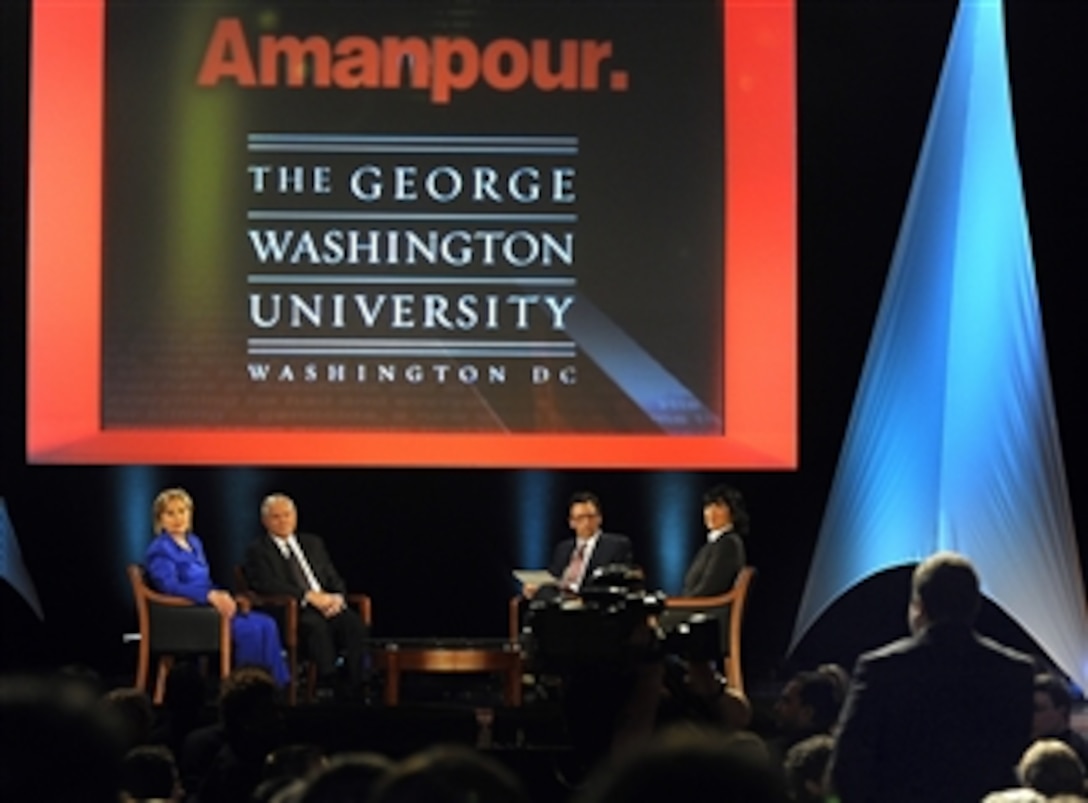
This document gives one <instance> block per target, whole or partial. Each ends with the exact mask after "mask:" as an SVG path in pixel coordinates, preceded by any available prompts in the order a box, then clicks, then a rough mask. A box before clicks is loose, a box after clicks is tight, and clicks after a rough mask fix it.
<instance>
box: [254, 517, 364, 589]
mask: <svg viewBox="0 0 1088 803" xmlns="http://www.w3.org/2000/svg"><path fill="white" fill-rule="evenodd" d="M295 537H296V538H297V539H298V545H299V546H300V547H301V548H302V554H304V555H305V556H306V562H307V563H309V564H310V568H311V569H312V570H313V573H314V576H315V577H317V582H318V583H320V584H321V589H322V590H323V591H329V592H332V593H336V594H346V593H347V586H345V585H344V580H343V578H341V577H340V575H339V574H338V573H337V571H336V567H334V566H333V565H332V559H331V558H330V557H329V553H328V550H326V549H325V542H324V541H322V540H321V539H320V538H318V537H317V536H316V535H307V534H306V533H301V534H299V533H296V534H295ZM272 538H273V536H271V535H268V534H267V533H266V534H264V535H262V536H260V537H258V538H256V539H254V540H253V541H251V542H250V544H249V546H248V547H247V548H246V557H245V563H244V564H243V565H244V569H245V573H246V581H247V582H248V583H249V586H250V588H252V589H253V590H254V591H256V592H257V593H258V594H289V595H291V596H293V597H297V598H298V599H300V600H301V599H302V598H303V597H304V596H305V595H306V592H307V591H309V589H308V588H306V587H304V586H302V585H300V584H299V582H298V581H297V580H296V579H295V576H294V573H293V572H292V571H291V567H290V565H289V563H288V561H287V559H286V558H284V557H283V553H282V552H280V548H279V547H278V546H277V545H276V544H274V543H273V542H272Z"/></svg>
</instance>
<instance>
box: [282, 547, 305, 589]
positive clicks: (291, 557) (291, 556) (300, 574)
mask: <svg viewBox="0 0 1088 803" xmlns="http://www.w3.org/2000/svg"><path fill="white" fill-rule="evenodd" d="M287 568H289V569H290V570H291V577H293V578H294V580H295V582H296V583H298V585H299V588H302V589H304V590H306V591H309V590H310V581H309V580H307V579H306V572H304V571H302V564H301V563H299V562H298V558H297V557H296V556H295V550H293V549H290V548H289V549H288V550H287Z"/></svg>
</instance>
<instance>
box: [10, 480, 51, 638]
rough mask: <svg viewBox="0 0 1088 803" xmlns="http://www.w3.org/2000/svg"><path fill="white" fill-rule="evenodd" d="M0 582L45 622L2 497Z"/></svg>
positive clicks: (40, 604)
mask: <svg viewBox="0 0 1088 803" xmlns="http://www.w3.org/2000/svg"><path fill="white" fill-rule="evenodd" d="M0 580H6V581H7V583H8V585H10V586H11V587H12V588H14V589H15V590H16V591H17V592H18V593H19V596H21V597H22V598H23V599H24V600H25V601H26V604H27V605H29V606H30V609H31V610H32V611H34V615H35V616H37V617H38V619H40V620H42V621H45V613H44V612H43V611H42V603H41V602H40V601H39V600H38V591H37V589H36V588H35V587H34V581H33V580H32V579H31V578H30V572H28V571H27V570H26V564H25V563H23V553H22V551H21V550H20V549H19V541H18V539H16V537H15V528H14V527H13V526H12V524H11V517H10V516H8V509H7V506H6V505H5V504H4V499H3V497H0Z"/></svg>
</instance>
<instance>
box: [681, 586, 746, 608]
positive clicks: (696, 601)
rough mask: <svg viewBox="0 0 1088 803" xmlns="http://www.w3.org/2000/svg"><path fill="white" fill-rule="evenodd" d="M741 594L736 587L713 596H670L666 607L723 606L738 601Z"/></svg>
mask: <svg viewBox="0 0 1088 803" xmlns="http://www.w3.org/2000/svg"><path fill="white" fill-rule="evenodd" d="M738 596H739V594H738V593H737V591H736V589H733V590H731V591H727V592H725V593H724V594H716V595H714V596H712V597H668V598H667V599H666V600H665V607H666V608H674V609H680V610H701V609H703V608H721V607H722V606H725V605H729V604H730V603H733V602H736V600H737V597H738Z"/></svg>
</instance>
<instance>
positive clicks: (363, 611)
mask: <svg viewBox="0 0 1088 803" xmlns="http://www.w3.org/2000/svg"><path fill="white" fill-rule="evenodd" d="M234 582H235V586H236V587H237V590H238V593H239V594H241V595H242V596H245V597H247V598H248V599H249V600H250V602H251V603H252V604H253V606H254V607H261V608H265V609H266V610H268V609H273V615H275V616H276V620H277V621H278V622H279V623H280V638H281V639H282V640H283V647H284V649H285V650H286V651H287V670H288V672H289V673H290V676H291V679H290V681H289V682H288V686H287V703H288V704H289V705H296V704H297V703H298V679H299V674H300V672H301V670H302V669H305V671H306V702H308V703H312V702H313V700H314V693H315V690H316V689H317V664H315V663H314V662H313V661H305V662H303V661H301V660H300V658H299V643H298V642H299V639H298V613H299V601H298V600H297V599H296V598H295V597H292V596H290V595H288V594H258V593H257V592H255V591H253V590H252V589H251V588H250V587H249V581H248V580H247V579H246V573H245V569H243V568H242V567H241V566H235V567H234ZM344 599H345V600H347V603H348V605H349V606H351V607H354V608H355V609H356V610H357V611H358V612H359V617H360V618H361V619H362V620H363V624H365V625H366V626H367V629H368V630H369V629H370V625H371V603H370V597H368V596H367V595H366V594H345V595H344ZM277 614H278V615H277Z"/></svg>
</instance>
